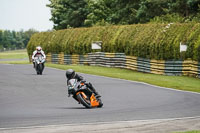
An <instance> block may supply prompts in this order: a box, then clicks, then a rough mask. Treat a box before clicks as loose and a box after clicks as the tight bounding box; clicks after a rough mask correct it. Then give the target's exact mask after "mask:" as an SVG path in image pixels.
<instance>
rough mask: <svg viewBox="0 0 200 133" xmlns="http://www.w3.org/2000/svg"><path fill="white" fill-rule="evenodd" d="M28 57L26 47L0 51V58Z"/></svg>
mask: <svg viewBox="0 0 200 133" xmlns="http://www.w3.org/2000/svg"><path fill="white" fill-rule="evenodd" d="M25 58H28V54H27V51H26V49H23V50H14V51H6V52H0V59H25Z"/></svg>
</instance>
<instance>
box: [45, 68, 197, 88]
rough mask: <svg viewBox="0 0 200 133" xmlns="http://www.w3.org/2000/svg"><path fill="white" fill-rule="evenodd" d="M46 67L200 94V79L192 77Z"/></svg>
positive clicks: (103, 69) (106, 69)
mask: <svg viewBox="0 0 200 133" xmlns="http://www.w3.org/2000/svg"><path fill="white" fill-rule="evenodd" d="M46 66H48V67H53V68H58V69H63V70H67V69H69V68H71V69H74V70H75V71H77V72H81V73H87V74H93V75H101V76H106V77H113V78H120V79H126V80H132V81H140V82H145V83H149V84H153V85H157V86H162V87H167V88H174V89H178V90H185V91H193V92H200V79H197V78H192V77H186V76H165V75H156V74H148V73H140V72H135V71H131V70H127V69H120V68H106V67H98V66H80V65H59V64H46Z"/></svg>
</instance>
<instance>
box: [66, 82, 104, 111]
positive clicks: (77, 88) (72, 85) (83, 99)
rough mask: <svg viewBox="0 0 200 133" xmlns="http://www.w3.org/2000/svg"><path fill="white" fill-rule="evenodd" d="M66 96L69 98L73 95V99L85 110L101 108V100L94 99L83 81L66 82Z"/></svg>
mask: <svg viewBox="0 0 200 133" xmlns="http://www.w3.org/2000/svg"><path fill="white" fill-rule="evenodd" d="M68 94H69V97H70V96H71V95H73V98H74V99H76V100H77V101H78V102H79V103H81V104H82V105H83V106H85V107H86V108H94V107H99V108H100V107H102V106H103V103H102V101H101V99H100V98H96V97H95V95H94V93H93V92H92V91H91V90H90V88H89V87H87V83H86V82H85V81H80V82H78V81H77V80H76V79H70V80H69V81H68Z"/></svg>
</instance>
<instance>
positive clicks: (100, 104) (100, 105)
mask: <svg viewBox="0 0 200 133" xmlns="http://www.w3.org/2000/svg"><path fill="white" fill-rule="evenodd" d="M98 102H99V106H97V107H98V108H101V107H102V106H103V102H102V101H101V99H99V100H98Z"/></svg>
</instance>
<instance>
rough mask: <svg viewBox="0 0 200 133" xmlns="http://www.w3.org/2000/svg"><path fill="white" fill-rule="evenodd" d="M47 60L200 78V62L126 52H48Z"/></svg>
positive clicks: (57, 62)
mask: <svg viewBox="0 0 200 133" xmlns="http://www.w3.org/2000/svg"><path fill="white" fill-rule="evenodd" d="M47 62H49V63H55V64H68V65H70V64H80V65H91V66H104V67H117V68H125V69H130V70H134V71H140V72H145V73H153V74H163V75H186V76H193V77H198V78H200V62H197V61H192V60H189V59H188V60H185V61H164V60H150V59H144V58H139V57H134V56H126V55H125V54H124V53H105V52H95V53H88V54H87V55H65V54H64V53H60V54H51V53H49V54H47Z"/></svg>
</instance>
